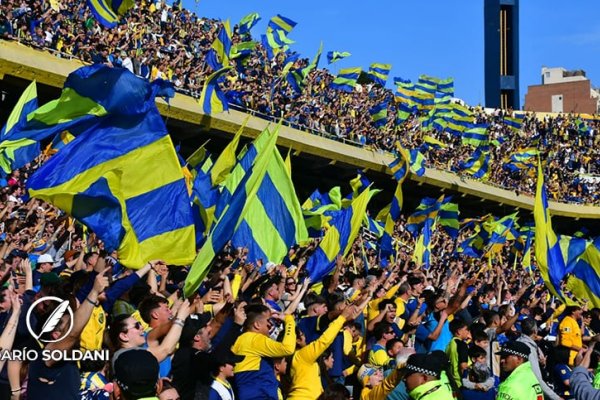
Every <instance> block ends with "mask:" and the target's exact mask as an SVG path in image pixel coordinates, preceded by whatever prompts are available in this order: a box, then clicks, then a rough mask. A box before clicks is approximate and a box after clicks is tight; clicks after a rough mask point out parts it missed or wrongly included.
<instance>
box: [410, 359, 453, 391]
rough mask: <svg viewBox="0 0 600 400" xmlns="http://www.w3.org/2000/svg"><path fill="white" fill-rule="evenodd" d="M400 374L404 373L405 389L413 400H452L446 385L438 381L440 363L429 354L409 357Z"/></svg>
mask: <svg viewBox="0 0 600 400" xmlns="http://www.w3.org/2000/svg"><path fill="white" fill-rule="evenodd" d="M401 373H404V382H405V383H406V389H407V391H408V394H409V396H410V398H411V399H413V400H453V399H454V397H453V396H452V392H450V391H449V390H448V385H446V384H444V383H443V382H442V381H441V380H440V376H441V373H442V370H441V365H440V363H439V362H438V360H437V359H436V358H435V357H433V356H432V355H430V354H413V355H411V356H410V357H409V358H408V361H407V362H406V366H405V367H404V368H403V369H402V370H401Z"/></svg>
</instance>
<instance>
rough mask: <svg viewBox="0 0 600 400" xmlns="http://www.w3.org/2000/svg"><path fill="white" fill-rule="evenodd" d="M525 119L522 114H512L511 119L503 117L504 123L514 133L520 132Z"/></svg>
mask: <svg viewBox="0 0 600 400" xmlns="http://www.w3.org/2000/svg"><path fill="white" fill-rule="evenodd" d="M524 119H525V115H524V114H516V113H515V114H514V116H512V117H508V116H505V117H504V123H505V124H506V125H508V126H509V127H510V129H512V130H514V131H520V130H521V128H522V127H523V120H524Z"/></svg>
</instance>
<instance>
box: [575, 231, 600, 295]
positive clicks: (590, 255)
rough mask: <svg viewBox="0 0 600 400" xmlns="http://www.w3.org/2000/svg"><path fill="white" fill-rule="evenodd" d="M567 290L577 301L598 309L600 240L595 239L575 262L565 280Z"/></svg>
mask: <svg viewBox="0 0 600 400" xmlns="http://www.w3.org/2000/svg"><path fill="white" fill-rule="evenodd" d="M567 288H568V289H569V290H570V291H571V292H572V293H573V294H574V295H575V296H577V298H579V299H588V300H589V301H590V303H591V304H592V305H593V307H600V238H596V239H595V240H594V241H593V242H592V243H590V244H589V245H588V246H587V248H586V249H585V251H584V253H583V254H582V255H581V257H579V259H578V260H577V262H576V264H575V267H574V268H573V270H572V271H571V274H570V275H569V278H568V280H567Z"/></svg>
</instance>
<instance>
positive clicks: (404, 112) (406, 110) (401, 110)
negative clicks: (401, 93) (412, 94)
mask: <svg viewBox="0 0 600 400" xmlns="http://www.w3.org/2000/svg"><path fill="white" fill-rule="evenodd" d="M412 113H413V109H412V108H411V107H409V106H408V105H407V104H406V103H403V102H402V103H398V114H397V115H396V125H401V124H403V123H404V122H405V121H406V120H407V119H408V118H410V115H411V114H412Z"/></svg>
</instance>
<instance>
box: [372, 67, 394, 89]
mask: <svg viewBox="0 0 600 400" xmlns="http://www.w3.org/2000/svg"><path fill="white" fill-rule="evenodd" d="M391 70H392V64H378V63H374V64H371V66H370V67H369V72H368V73H367V76H368V77H369V78H370V79H371V80H372V81H373V82H375V83H377V84H379V85H381V86H385V82H386V81H387V78H388V75H389V74H390V71H391Z"/></svg>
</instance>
